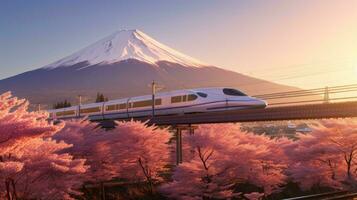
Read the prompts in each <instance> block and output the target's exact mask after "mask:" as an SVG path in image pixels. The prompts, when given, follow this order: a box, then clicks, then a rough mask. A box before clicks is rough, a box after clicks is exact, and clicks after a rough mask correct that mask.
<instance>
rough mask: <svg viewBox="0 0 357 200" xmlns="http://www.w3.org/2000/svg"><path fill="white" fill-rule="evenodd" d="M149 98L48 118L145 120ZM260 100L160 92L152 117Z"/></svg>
mask: <svg viewBox="0 0 357 200" xmlns="http://www.w3.org/2000/svg"><path fill="white" fill-rule="evenodd" d="M152 99H153V98H152V95H145V96H138V97H131V98H123V99H116V100H111V101H107V102H100V103H91V104H83V105H78V106H72V107H68V108H61V109H54V110H49V113H50V118H51V119H65V118H74V117H84V116H87V117H88V118H89V119H91V120H102V119H120V118H131V117H145V116H152V114H153V109H152V107H153V105H152V104H153V101H152ZM266 106H267V103H266V102H265V101H263V100H260V99H257V98H254V97H250V96H248V95H246V94H244V93H243V92H241V91H239V90H237V89H233V88H199V89H187V90H176V91H171V92H160V93H157V94H156V95H155V105H154V114H155V116H159V115H160V116H161V115H183V114H192V113H203V112H214V111H224V110H242V109H251V108H265V107H266Z"/></svg>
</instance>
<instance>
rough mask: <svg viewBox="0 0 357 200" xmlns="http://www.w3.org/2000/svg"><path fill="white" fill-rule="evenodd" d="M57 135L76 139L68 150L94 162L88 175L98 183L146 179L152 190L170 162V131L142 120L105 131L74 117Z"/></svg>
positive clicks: (64, 139) (61, 138) (60, 137)
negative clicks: (114, 179)
mask: <svg viewBox="0 0 357 200" xmlns="http://www.w3.org/2000/svg"><path fill="white" fill-rule="evenodd" d="M54 138H55V139H57V140H63V141H65V142H68V143H73V144H74V145H73V147H72V148H69V149H68V152H70V153H71V154H73V155H74V156H76V157H78V158H85V159H86V160H87V162H86V164H88V165H90V166H91V168H90V169H89V170H88V176H89V177H91V180H92V181H95V182H99V183H101V182H103V181H108V180H110V179H112V178H114V177H119V178H126V179H128V180H130V181H146V182H147V183H148V186H149V190H150V192H152V189H153V184H154V182H155V181H159V180H161V177H160V176H159V174H160V172H162V171H163V170H165V166H166V165H167V164H168V163H169V153H170V152H169V144H168V141H169V138H170V133H169V132H168V130H167V129H159V128H158V127H155V126H148V125H146V124H145V123H142V122H137V121H129V122H117V127H116V128H115V129H112V130H109V131H105V130H103V129H100V128H98V127H97V125H95V124H93V123H90V122H88V121H81V120H73V121H69V122H67V124H66V127H65V128H63V129H62V130H61V131H60V132H59V133H58V134H56V135H55V136H54Z"/></svg>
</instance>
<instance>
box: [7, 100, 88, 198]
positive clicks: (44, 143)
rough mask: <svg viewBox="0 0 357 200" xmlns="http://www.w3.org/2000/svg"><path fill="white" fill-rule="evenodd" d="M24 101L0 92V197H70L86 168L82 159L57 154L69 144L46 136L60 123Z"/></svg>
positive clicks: (60, 125)
mask: <svg viewBox="0 0 357 200" xmlns="http://www.w3.org/2000/svg"><path fill="white" fill-rule="evenodd" d="M27 109H28V102H27V101H25V100H19V99H17V98H16V97H12V96H11V93H4V94H2V95H0V180H2V181H4V184H2V183H1V184H0V196H1V198H5V199H8V200H10V199H12V200H13V199H18V198H19V199H71V196H70V193H72V194H73V193H75V192H76V191H75V188H76V187H78V185H80V184H81V182H80V180H81V179H80V178H81V177H80V176H81V174H83V173H84V172H85V171H86V168H87V167H86V166H84V160H81V159H73V157H72V156H71V155H69V154H60V153H57V152H58V151H60V150H63V149H65V148H69V147H70V146H71V145H68V144H66V143H63V142H60V143H57V142H56V141H54V140H52V139H51V138H50V136H52V135H53V134H55V133H56V132H57V131H59V130H60V129H61V128H62V127H63V125H62V124H59V125H53V124H52V123H49V122H48V121H47V118H48V113H46V112H28V111H27Z"/></svg>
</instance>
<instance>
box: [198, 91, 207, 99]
mask: <svg viewBox="0 0 357 200" xmlns="http://www.w3.org/2000/svg"><path fill="white" fill-rule="evenodd" d="M197 95H198V96H200V97H203V98H206V97H207V96H208V95H207V94H206V93H203V92H197Z"/></svg>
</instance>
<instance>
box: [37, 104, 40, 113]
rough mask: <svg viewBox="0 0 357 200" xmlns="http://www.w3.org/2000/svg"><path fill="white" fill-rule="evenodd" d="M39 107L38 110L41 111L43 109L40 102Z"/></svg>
mask: <svg viewBox="0 0 357 200" xmlns="http://www.w3.org/2000/svg"><path fill="white" fill-rule="evenodd" d="M37 109H38V112H40V111H41V104H40V103H39V104H38V107H37Z"/></svg>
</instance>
